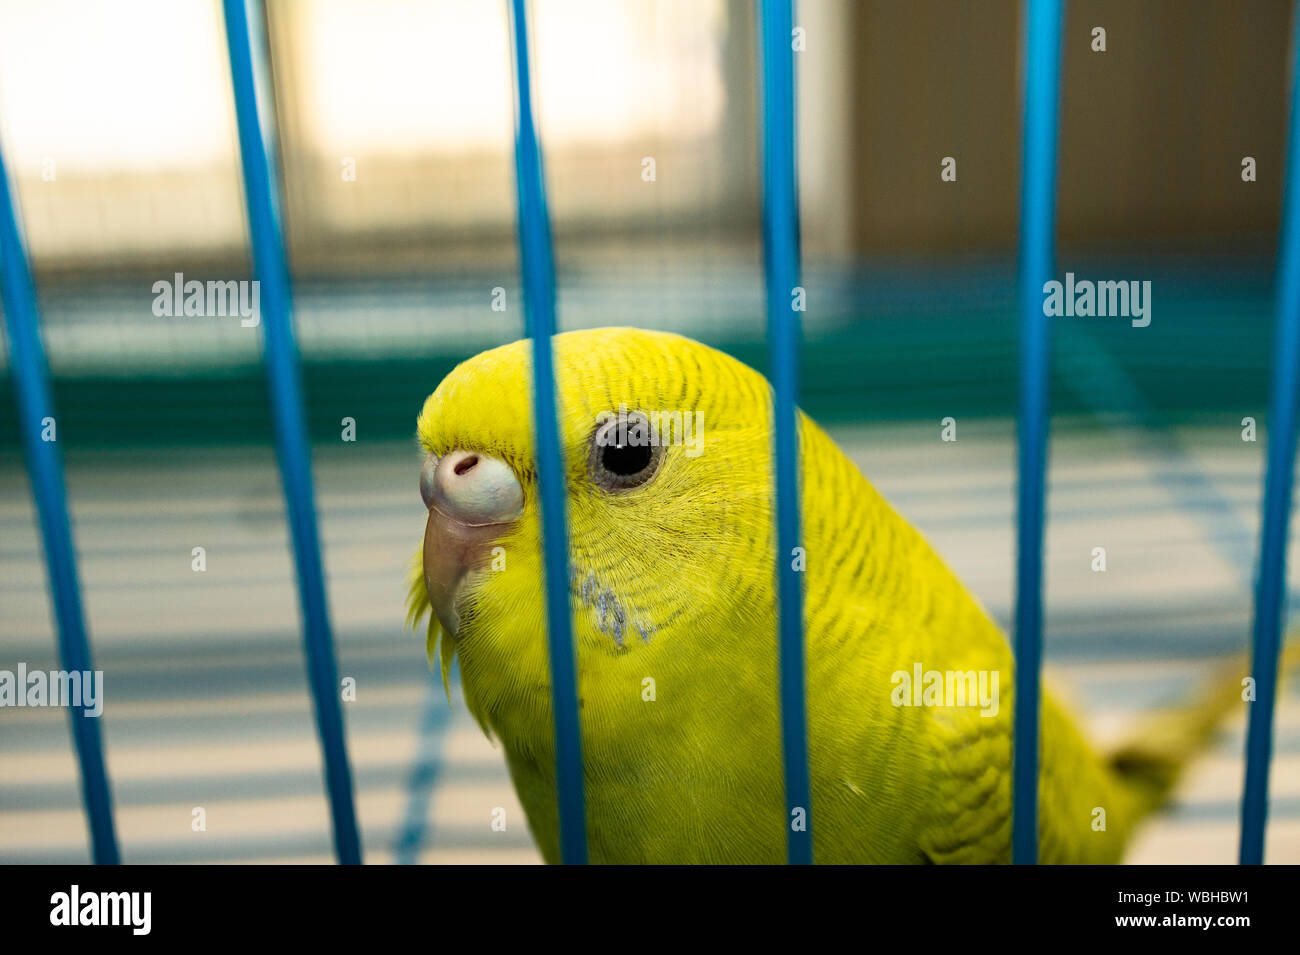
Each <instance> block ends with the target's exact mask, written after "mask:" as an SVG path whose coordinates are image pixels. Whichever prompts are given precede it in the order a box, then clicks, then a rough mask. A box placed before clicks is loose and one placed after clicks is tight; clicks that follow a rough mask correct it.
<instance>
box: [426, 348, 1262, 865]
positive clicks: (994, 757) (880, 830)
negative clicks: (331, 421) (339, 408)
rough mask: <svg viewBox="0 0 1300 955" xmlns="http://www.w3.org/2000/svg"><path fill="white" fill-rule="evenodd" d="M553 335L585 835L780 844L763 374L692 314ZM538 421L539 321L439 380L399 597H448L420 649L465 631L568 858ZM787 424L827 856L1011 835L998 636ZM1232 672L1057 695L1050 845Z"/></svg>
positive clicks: (475, 701)
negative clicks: (559, 796)
mask: <svg viewBox="0 0 1300 955" xmlns="http://www.w3.org/2000/svg"><path fill="white" fill-rule="evenodd" d="M553 341H554V350H555V362H556V376H557V393H558V396H559V408H560V418H559V428H560V435H561V440H562V442H563V445H564V448H563V451H564V460H565V470H566V474H567V481H568V520H569V532H570V552H571V555H570V556H571V565H570V570H569V577H570V593H571V603H572V611H573V627H574V639H575V641H576V647H577V669H578V687H579V698H580V706H581V710H580V714H581V724H582V745H583V758H584V765H585V785H586V799H587V833H588V839H589V847H590V857H591V860H592V861H593V862H611V863H643V862H644V863H655V862H660V863H662V862H667V863H675V862H724V863H727V862H760V863H762V862H770V863H777V862H782V861H784V859H785V853H786V826H787V825H788V824H789V822H788V820H787V817H786V807H785V802H784V797H783V788H782V787H783V782H782V764H781V743H780V729H779V701H778V695H777V651H776V630H777V627H776V609H775V598H774V564H773V561H774V553H773V549H774V536H775V535H774V527H773V492H772V486H773V482H772V476H771V475H772V471H773V468H772V433H771V427H772V425H771V394H770V388H769V386H768V384H767V382H766V380H765V379H764V378H763V377H762V376H761V375H759V374H757V373H756V372H754V371H753V370H751V369H750V368H748V367H746V366H745V365H743V364H741V363H740V362H738V361H736V360H734V359H732V358H730V357H728V356H726V355H724V354H722V353H721V352H718V351H715V350H713V349H711V348H708V347H705V346H703V345H701V344H698V343H696V342H693V341H691V340H689V339H686V338H683V337H680V336H677V335H671V334H664V333H657V332H649V331H642V330H637V329H631V328H606V329H597V330H591V331H576V332H569V333H566V334H562V335H558V336H556V337H555V338H554V339H553ZM532 422H533V413H532V405H531V345H530V343H529V342H528V341H519V342H514V343H513V344H510V345H506V346H503V347H501V348H496V349H493V350H491V351H488V352H485V353H483V354H481V355H478V356H477V357H475V358H472V359H470V360H469V361H466V362H464V363H463V364H461V365H460V366H459V367H457V368H456V369H455V370H454V371H453V372H452V373H451V374H449V375H448V376H447V378H446V379H445V380H444V381H443V382H442V383H441V385H439V386H438V388H437V390H436V391H435V392H434V393H433V394H432V395H431V396H430V397H429V398H428V400H427V401H426V402H425V404H424V408H423V410H422V412H421V413H420V416H419V424H418V430H419V439H420V442H421V444H422V445H423V448H424V450H425V451H426V452H427V454H428V457H427V458H426V461H425V464H424V468H423V470H422V472H421V475H420V488H421V492H422V494H423V496H424V500H425V503H426V505H427V506H428V508H429V518H428V522H427V525H426V531H425V540H424V546H423V548H422V549H421V552H420V553H419V554H418V555H417V558H416V566H415V571H414V574H413V579H412V581H411V589H410V617H411V620H412V621H418V620H420V619H421V618H422V617H423V615H424V614H425V613H427V612H428V611H429V609H430V606H431V605H432V608H433V611H434V613H433V614H431V615H430V620H429V638H428V639H429V650H430V658H431V659H432V658H433V655H434V653H435V648H436V647H437V645H438V642H439V639H441V662H442V666H443V673H444V679H445V676H446V672H447V668H448V667H449V666H450V664H451V661H452V658H453V656H456V657H459V659H460V668H461V675H462V681H463V686H464V692H465V698H466V702H467V704H468V706H469V709H470V711H471V712H472V713H473V714H474V716H475V717H476V718H477V719H478V721H479V723H480V724H481V725H482V726H483V728H484V729H485V731H487V732H488V733H489V734H490V735H492V736H494V737H495V738H496V739H497V740H499V742H500V745H501V747H502V748H503V749H504V751H505V756H506V760H507V763H508V765H509V769H510V774H511V777H512V778H513V781H514V785H515V787H516V789H517V791H518V794H519V798H520V801H521V802H522V804H523V806H524V808H525V810H526V812H527V814H528V821H529V824H530V826H531V828H532V831H533V834H534V836H535V837H536V839H537V842H538V845H539V846H540V848H541V851H542V854H543V856H544V857H545V858H546V859H547V860H548V861H551V862H554V861H558V833H557V822H556V819H557V810H556V785H555V757H554V737H553V726H554V724H553V719H552V707H551V691H550V676H549V662H548V653H547V642H546V619H545V611H544V599H543V566H542V560H541V551H540V525H539V518H538V502H537V484H536V473H535V467H536V465H535V454H534V435H533V429H532ZM647 435H649V436H650V437H652V438H653V439H654V440H653V441H644V440H641V439H644V438H646V437H647ZM799 441H800V449H801V466H802V470H801V474H800V481H801V489H802V508H803V511H802V514H803V517H802V520H803V546H804V551H805V555H804V560H805V561H806V565H805V566H806V569H805V572H804V580H805V615H804V632H805V640H806V658H807V700H808V726H809V746H810V772H811V777H812V811H813V818H814V820H815V824H814V826H813V835H814V854H815V858H816V859H817V861H819V862H827V863H844V862H881V863H902V862H916V863H921V862H936V863H938V862H1007V861H1009V859H1010V832H1011V826H1010V815H1011V786H1010V776H1011V773H1010V768H1011V717H1012V692H1013V689H1012V659H1011V653H1010V650H1009V647H1008V644H1007V641H1006V639H1005V637H1004V636H1003V634H1002V633H1001V632H1000V631H999V630H998V628H997V626H996V624H995V623H994V622H993V620H992V619H991V618H990V617H989V615H988V614H987V612H986V611H985V610H984V608H983V607H982V606H981V605H980V604H979V602H978V601H977V600H976V599H975V598H974V597H973V596H972V595H971V594H970V593H969V591H967V590H966V588H965V587H963V586H962V584H961V583H960V582H959V581H958V580H957V579H956V577H954V576H953V574H952V572H951V571H950V570H949V569H948V568H947V567H946V566H945V565H944V563H943V561H942V560H941V559H940V558H939V556H938V555H937V554H936V553H935V552H934V550H933V549H931V547H930V546H929V544H928V543H927V542H926V541H925V540H924V539H923V538H922V536H921V535H920V534H919V533H918V532H917V531H916V530H914V529H913V528H912V527H911V525H909V524H908V523H907V521H905V520H904V519H903V518H902V517H900V516H899V515H898V514H897V513H896V512H895V511H894V510H893V508H892V507H890V505H889V504H888V503H887V502H886V501H885V500H884V499H883V498H882V497H881V496H880V494H878V493H877V492H876V490H875V489H874V488H873V487H872V486H871V484H869V483H868V482H867V480H866V479H865V478H864V477H863V476H862V475H861V474H860V473H859V472H858V470H857V468H855V467H854V465H853V464H852V463H851V462H850V461H849V460H848V459H847V458H846V457H845V456H844V455H843V454H842V453H841V452H840V451H839V449H838V448H836V446H835V445H834V443H833V442H832V441H831V440H830V439H829V438H828V437H827V436H826V434H825V433H824V432H823V431H822V430H821V429H820V428H819V427H818V426H817V425H816V424H814V423H813V422H812V421H811V420H809V419H808V418H806V417H802V416H801V420H800V433H799ZM931 672H937V673H939V674H941V675H942V674H957V677H956V679H955V682H954V680H953V679H952V678H951V677H949V678H948V679H947V681H946V684H945V685H944V686H941V687H939V688H938V691H937V694H936V695H931V696H926V695H924V692H922V691H923V690H924V687H919V686H911V685H910V679H911V678H912V677H913V676H914V675H915V676H920V677H922V680H921V682H922V683H924V684H925V685H926V686H929V687H931V688H933V684H932V683H931V682H930V681H929V679H928V677H927V676H926V675H928V674H929V673H931ZM900 674H906V675H907V677H906V678H904V677H901V676H900ZM968 675H969V676H970V678H972V679H974V680H976V682H970V683H967V686H968V687H969V688H970V692H969V693H968V694H967V697H968V698H967V699H966V700H965V703H966V704H967V705H953V703H954V701H953V700H951V699H948V698H946V697H944V696H943V693H944V692H945V691H947V692H949V693H951V692H952V691H953V689H954V688H956V689H960V684H962V683H963V682H965V681H966V680H967V676H968ZM981 675H982V676H981ZM979 679H983V680H984V681H985V682H984V683H978V680H979ZM994 680H996V683H994V682H993V681H994ZM977 684H978V685H979V686H980V687H983V688H989V687H991V688H993V689H994V690H996V691H999V692H997V698H996V699H995V700H994V701H992V704H991V705H988V704H981V703H980V702H979V700H977V699H974V700H973V699H970V698H969V697H970V696H978V693H977V692H976V690H975V687H976V686H977ZM1219 685H1220V687H1221V689H1220V690H1219V691H1218V692H1216V693H1214V694H1213V695H1212V696H1210V697H1207V698H1206V699H1205V700H1203V701H1202V702H1200V703H1198V704H1196V705H1194V706H1191V707H1188V708H1187V709H1186V710H1185V711H1182V712H1181V713H1179V714H1177V715H1175V716H1174V717H1173V718H1169V719H1166V720H1165V721H1163V722H1160V723H1157V724H1155V725H1154V726H1153V727H1152V728H1150V729H1149V730H1148V731H1147V732H1146V733H1144V734H1143V735H1142V737H1141V739H1142V742H1141V743H1140V744H1135V745H1133V746H1130V747H1127V748H1125V749H1124V750H1123V751H1121V752H1119V753H1112V754H1109V755H1102V754H1100V753H1098V752H1096V751H1095V750H1094V749H1093V748H1092V747H1091V746H1090V745H1089V744H1088V742H1086V741H1085V739H1084V738H1083V736H1082V735H1081V734H1080V732H1079V730H1078V729H1077V727H1076V725H1075V723H1074V721H1073V720H1072V718H1071V717H1070V716H1069V715H1068V714H1067V713H1066V712H1065V711H1064V710H1063V709H1062V708H1061V707H1060V706H1059V705H1058V704H1057V703H1056V702H1055V701H1054V700H1053V698H1052V697H1051V696H1050V695H1045V696H1044V699H1043V712H1042V746H1041V774H1040V790H1039V791H1040V809H1039V832H1040V859H1041V860H1042V861H1044V862H1115V861H1117V860H1119V858H1120V855H1121V852H1122V850H1123V847H1124V844H1125V841H1126V840H1127V839H1128V837H1129V835H1130V834H1131V833H1132V831H1133V828H1134V826H1135V824H1136V823H1137V822H1138V821H1139V820H1140V819H1141V818H1142V817H1143V816H1144V815H1145V814H1147V813H1148V812H1150V811H1151V810H1152V809H1153V808H1155V807H1156V806H1157V805H1158V804H1159V802H1160V801H1161V800H1162V799H1163V798H1164V796H1165V795H1166V794H1167V792H1168V789H1169V787H1170V786H1171V785H1172V783H1173V781H1174V778H1175V776H1176V773H1177V771H1178V768H1179V767H1180V766H1181V765H1182V763H1183V762H1184V761H1185V760H1186V759H1187V758H1188V757H1189V756H1190V755H1191V754H1192V753H1193V752H1194V751H1195V749H1196V748H1197V746H1198V745H1199V744H1200V742H1201V741H1202V740H1203V739H1204V737H1206V736H1207V735H1208V734H1209V732H1210V731H1211V730H1212V729H1213V727H1214V726H1215V725H1216V723H1217V720H1218V718H1219V717H1220V716H1222V715H1224V714H1225V713H1226V712H1227V711H1228V710H1230V709H1231V708H1232V707H1233V706H1234V705H1242V704H1241V697H1240V694H1239V685H1238V684H1237V683H1236V682H1235V681H1233V680H1231V679H1225V680H1223V681H1221V683H1220V684H1219ZM913 703H920V704H921V705H911V704H913ZM937 704H946V705H937ZM1097 810H1102V811H1103V813H1104V816H1102V817H1101V818H1102V819H1103V821H1104V824H1103V826H1102V827H1100V828H1099V827H1098V826H1097V820H1098V818H1099V817H1098V813H1097Z"/></svg>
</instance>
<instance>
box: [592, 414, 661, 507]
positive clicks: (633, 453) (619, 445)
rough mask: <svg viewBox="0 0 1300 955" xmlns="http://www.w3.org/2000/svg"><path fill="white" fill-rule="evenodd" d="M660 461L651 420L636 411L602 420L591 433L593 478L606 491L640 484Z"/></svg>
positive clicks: (652, 473)
mask: <svg viewBox="0 0 1300 955" xmlns="http://www.w3.org/2000/svg"><path fill="white" fill-rule="evenodd" d="M662 460H663V449H662V448H661V447H659V445H658V442H655V441H654V440H653V438H652V435H651V432H650V422H649V421H648V420H647V419H646V416H645V415H643V414H641V413H640V412H638V411H634V412H632V413H630V414H627V415H625V416H623V417H622V418H621V419H620V418H610V419H609V420H607V421H602V422H601V424H600V425H599V426H598V427H597V428H596V433H595V434H593V435H592V438H591V473H592V477H593V478H594V479H595V481H596V483H597V484H598V485H600V486H601V487H603V488H604V489H605V490H607V491H626V490H628V489H630V488H634V487H640V486H641V485H642V484H645V483H646V482H647V481H649V480H650V479H651V478H652V477H654V476H655V473H656V472H657V471H658V470H659V464H660V462H661V461H662Z"/></svg>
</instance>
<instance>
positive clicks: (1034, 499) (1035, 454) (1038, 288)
mask: <svg viewBox="0 0 1300 955" xmlns="http://www.w3.org/2000/svg"><path fill="white" fill-rule="evenodd" d="M1063 16H1064V10H1063V4H1062V3H1061V2H1060V0H1027V3H1026V5H1025V70H1024V83H1025V90H1024V94H1025V112H1024V144H1023V148H1024V152H1023V158H1022V161H1021V170H1020V177H1021V180H1020V188H1021V193H1020V435H1019V441H1020V463H1019V467H1020V485H1019V500H1018V504H1017V514H1018V521H1019V528H1018V533H1017V548H1016V631H1015V650H1016V662H1015V668H1016V669H1015V673H1016V704H1015V737H1014V743H1013V747H1014V748H1013V754H1014V758H1013V764H1012V835H1011V843H1012V847H1011V856H1012V861H1013V862H1016V863H1017V864H1021V865H1033V864H1035V863H1036V862H1037V861H1038V716H1039V713H1038V711H1039V669H1040V666H1041V657H1042V629H1043V510H1044V499H1045V492H1044V481H1045V477H1046V472H1047V429H1048V408H1047V383H1048V367H1049V364H1050V352H1051V336H1050V329H1049V327H1048V318H1047V317H1046V316H1045V315H1044V314H1043V284H1044V283H1045V282H1047V281H1048V280H1049V279H1050V278H1051V274H1052V268H1053V259H1054V256H1055V250H1054V245H1055V239H1054V230H1055V220H1056V136H1057V128H1056V123H1057V99H1058V92H1059V86H1060V72H1061V22H1062V18H1063Z"/></svg>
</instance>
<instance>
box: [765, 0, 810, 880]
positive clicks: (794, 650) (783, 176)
mask: <svg viewBox="0 0 1300 955" xmlns="http://www.w3.org/2000/svg"><path fill="white" fill-rule="evenodd" d="M793 32H794V11H793V5H792V3H791V0H762V6H761V11H760V27H759V33H760V41H761V46H762V51H763V56H762V68H763V250H764V269H765V272H766V277H767V282H766V287H767V337H768V344H769V354H770V363H771V367H772V390H773V404H772V412H773V425H774V428H773V432H774V434H773V444H772V451H773V460H774V465H775V467H774V471H775V483H776V590H777V608H778V613H779V620H780V622H779V640H778V659H779V663H780V690H781V749H782V756H783V759H784V762H785V803H786V843H787V858H788V859H789V862H790V864H791V865H810V864H812V861H813V837H812V786H811V783H810V781H809V770H808V712H807V701H806V700H805V696H806V690H807V686H806V684H805V681H804V643H803V573H802V572H801V571H798V570H796V569H795V561H794V557H795V550H796V548H798V547H799V546H800V545H799V510H800V507H799V421H798V413H799V412H798V408H797V402H798V394H799V313H798V312H797V311H795V306H794V300H795V293H796V290H797V287H798V285H799V199H798V189H797V182H798V180H797V175H796V169H795V100H794V49H793V46H794V44H793Z"/></svg>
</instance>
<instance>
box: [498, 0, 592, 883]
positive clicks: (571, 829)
mask: <svg viewBox="0 0 1300 955" xmlns="http://www.w3.org/2000/svg"><path fill="white" fill-rule="evenodd" d="M526 6H527V4H526V2H525V0H510V22H511V37H512V40H513V46H514V54H515V57H514V59H515V181H516V183H517V186H518V194H519V252H520V259H521V266H522V269H523V278H524V314H525V321H526V323H527V327H528V334H529V335H531V336H532V339H533V421H534V433H535V434H536V435H537V483H538V489H539V494H538V496H539V497H540V498H541V505H542V555H543V558H544V560H545V566H546V627H547V629H546V632H547V635H548V638H549V640H548V642H549V644H550V652H551V698H552V701H553V705H554V708H555V773H556V782H557V786H558V788H559V814H560V815H559V820H560V859H561V861H563V862H564V863H565V864H566V865H583V864H585V863H586V861H587V812H586V804H585V795H584V793H583V779H582V730H581V727H580V725H579V722H578V686H577V669H576V664H575V661H574V651H573V621H572V620H571V619H570V618H569V531H568V527H567V526H566V519H565V512H564V502H565V496H564V457H563V452H562V451H561V447H560V431H559V427H558V425H557V423H556V420H555V415H556V402H555V362H554V356H553V355H552V354H551V336H552V335H554V334H555V263H554V261H553V259H552V256H551V219H550V213H549V212H547V208H546V178H545V174H544V173H543V170H542V149H541V146H540V145H539V143H538V141H537V121H536V119H535V118H534V116H533V90H532V73H531V71H530V68H529V65H528V12H527V10H526V9H525V8H526Z"/></svg>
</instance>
